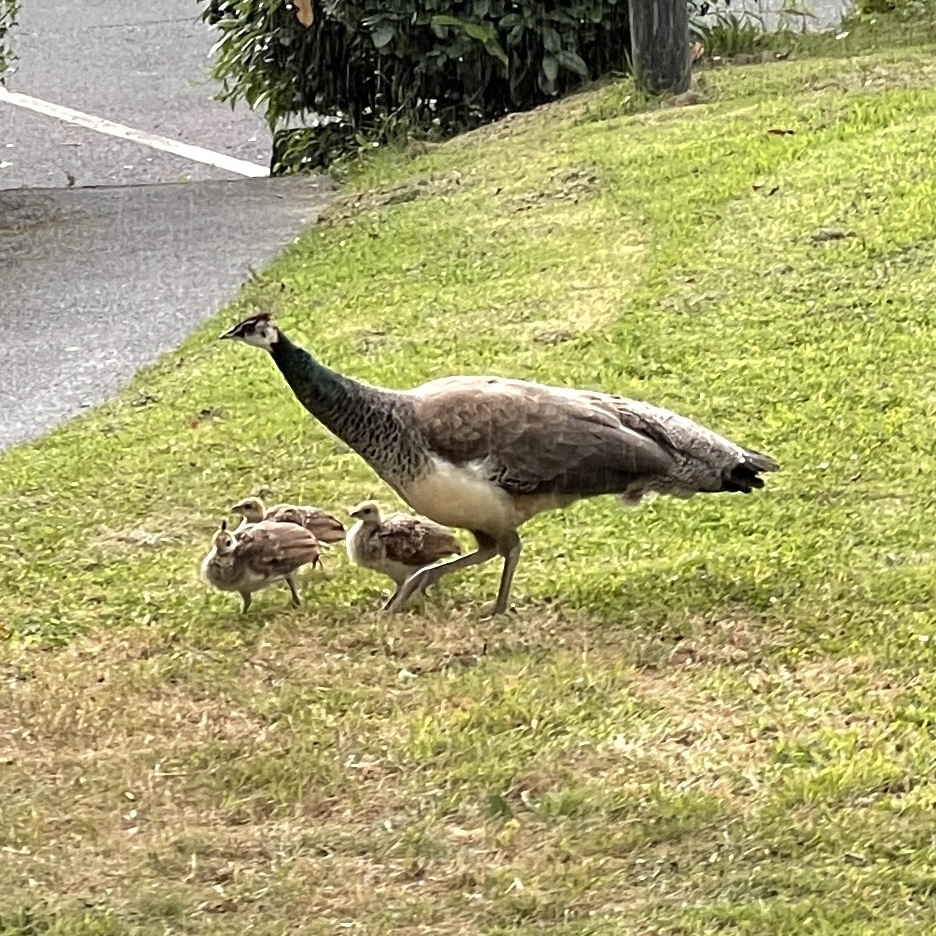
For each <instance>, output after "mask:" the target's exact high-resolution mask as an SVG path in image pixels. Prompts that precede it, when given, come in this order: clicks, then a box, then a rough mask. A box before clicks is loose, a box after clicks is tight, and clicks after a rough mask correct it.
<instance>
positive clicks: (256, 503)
mask: <svg viewBox="0 0 936 936" xmlns="http://www.w3.org/2000/svg"><path fill="white" fill-rule="evenodd" d="M231 513H238V514H240V515H241V516H242V517H243V518H244V519H243V521H242V522H241V526H242V527H243V526H244V525H246V524H248V523H259V522H260V521H261V520H275V521H276V522H277V523H296V524H298V525H299V526H301V527H304V528H305V529H307V530H308V531H309V532H310V533H311V534H313V536H315V538H316V539H317V540H318V541H319V542H320V543H340V542H341V541H342V540H343V539H344V538H345V528H344V524H343V523H342V522H341V521H340V520H339V519H338V518H337V517H333V516H332V515H331V514H330V513H328V512H326V511H324V510H322V509H321V508H320V507H307V506H300V505H297V504H276V505H274V506H273V507H266V506H264V503H263V501H262V500H261V499H260V498H259V497H245V498H244V500H242V501H240V502H239V503H237V504H235V505H234V506H233V507H232V508H231Z"/></svg>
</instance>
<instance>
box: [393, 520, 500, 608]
mask: <svg viewBox="0 0 936 936" xmlns="http://www.w3.org/2000/svg"><path fill="white" fill-rule="evenodd" d="M471 533H472V535H473V536H474V538H475V539H476V540H477V541H478V548H477V549H476V550H475V551H474V552H473V553H468V555H467V556H459V557H458V558H457V559H449V561H448V562H442V563H439V565H433V566H424V567H423V568H422V569H419V570H418V571H417V572H414V573H413V574H412V575H411V576H410V577H409V578H408V579H407V580H406V581H405V582H404V583H403V584H402V585H401V586H400V587H399V588H398V589H397V591H396V593H395V594H394V595H393V597H392V598H391V599H390V600H389V601H388V602H387V604H386V605H385V606H384V610H385V611H399V610H400V608H402V607H403V605H404V604H405V603H406V601H407V600H408V599H409V598H410V597H411V596H412V595H413V594H415V593H416V591H417V590H420V591H421V590H424V589H426V588H428V587H429V586H430V585H432V583H433V582H437V581H438V580H439V579H440V578H442V576H443V575H448V574H449V572H458V571H460V570H461V569H469V568H471V566H476V565H481V564H482V563H483V562H488V561H489V560H491V559H493V558H494V557H495V556H496V555H497V541H496V540H495V539H494V538H493V537H492V536H488V534H487V533H482V532H481V531H480V530H472V531H471Z"/></svg>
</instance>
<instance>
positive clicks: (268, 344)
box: [221, 312, 280, 351]
mask: <svg viewBox="0 0 936 936" xmlns="http://www.w3.org/2000/svg"><path fill="white" fill-rule="evenodd" d="M272 318H273V316H272V315H271V314H270V313H269V312H257V313H256V315H251V316H250V317H249V318H245V319H243V320H242V321H240V322H238V323H237V324H236V325H235V326H234V327H233V328H229V329H228V330H227V331H226V332H224V334H222V335H221V337H222V338H236V339H237V340H238V341H244V342H246V343H247V344H250V345H255V346H256V347H258V348H265V349H266V350H267V351H272V350H273V345H275V344H276V343H277V342H278V341H279V340H280V330H279V329H278V328H277V327H276V326H275V325H274V324H273V322H272V321H271V319H272Z"/></svg>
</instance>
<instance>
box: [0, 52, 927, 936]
mask: <svg viewBox="0 0 936 936" xmlns="http://www.w3.org/2000/svg"><path fill="white" fill-rule="evenodd" d="M933 63H934V59H933V57H932V48H931V47H902V48H899V49H888V48H883V49H877V50H872V51H868V52H865V53H863V54H861V55H856V56H851V57H849V56H838V57H820V58H814V59H809V60H790V61H786V62H778V63H774V64H765V65H755V66H750V67H739V68H732V69H719V70H713V71H711V72H707V73H705V74H704V75H701V76H700V82H701V87H700V89H699V94H700V96H701V98H702V100H703V103H702V104H701V105H699V106H687V107H668V108H662V109H656V110H653V111H649V112H641V113H633V111H634V110H635V104H634V96H633V94H632V93H631V92H630V91H629V90H628V86H627V85H626V84H618V85H611V86H608V87H606V88H603V89H599V90H597V91H595V92H592V93H590V94H587V95H583V96H580V97H577V98H574V99H571V100H569V101H566V102H564V103H561V104H558V105H555V106H554V107H551V108H545V109H543V110H541V111H539V112H536V113H534V114H529V115H525V116H520V117H515V118H513V119H510V120H507V121H504V122H503V123H501V124H498V125H497V126H494V127H491V128H488V129H486V130H484V131H480V132H476V133H473V134H471V135H468V136H466V137H463V138H461V139H459V140H456V141H453V142H452V143H449V144H446V145H444V146H440V147H435V148H432V149H431V150H430V151H428V152H423V153H422V154H421V155H418V156H416V157H415V158H413V157H412V156H406V155H400V154H397V155H385V156H383V157H379V158H375V159H373V160H370V161H367V162H365V163H364V164H362V166H361V167H360V168H359V169H357V170H356V172H355V174H354V176H353V178H352V179H351V180H350V181H349V183H348V187H347V188H346V191H345V193H344V194H343V195H342V197H341V199H340V200H339V201H338V202H337V203H336V204H335V206H334V207H333V208H332V210H331V212H330V214H331V218H330V220H329V221H328V222H327V223H325V224H324V225H322V226H320V227H317V228H314V229H312V230H310V231H309V232H308V233H307V234H306V235H305V236H304V237H303V238H302V239H301V240H300V241H299V242H298V243H297V244H296V245H295V246H294V247H292V248H291V249H290V250H289V251H287V253H286V254H285V255H284V256H283V257H282V258H281V259H279V260H277V261H276V262H275V263H274V264H272V265H271V266H270V267H269V268H268V269H267V270H265V271H264V273H263V275H262V277H261V278H258V279H257V280H255V281H253V282H251V283H250V284H248V285H247V286H246V287H245V289H244V291H243V293H242V294H241V295H240V296H239V297H238V298H237V300H236V301H235V302H234V304H233V305H232V306H231V307H230V308H228V309H227V310H225V312H224V314H223V315H222V316H220V317H219V319H218V320H217V321H216V322H214V323H212V325H211V326H210V327H207V328H205V329H203V330H201V331H200V332H199V333H197V334H196V335H195V336H193V337H192V338H191V339H190V340H189V341H187V342H186V343H185V345H184V346H183V347H181V348H180V349H179V350H178V351H177V352H176V353H173V354H170V355H168V356H167V357H165V358H164V359H163V360H162V361H161V362H160V363H159V364H158V365H156V366H155V367H152V368H150V369H148V370H146V371H145V372H144V373H142V374H141V375H140V376H139V377H138V378H137V379H136V380H135V382H134V383H133V385H132V386H131V387H130V388H128V390H127V391H126V392H125V393H123V394H122V395H121V396H120V397H119V398H118V399H117V400H115V401H114V402H113V403H110V404H108V405H106V406H104V407H101V408H100V409H98V410H96V411H94V412H91V413H89V414H87V415H85V416H83V417H82V418H80V419H77V420H75V421H73V422H71V423H70V424H68V425H67V426H65V427H63V428H61V429H59V430H57V431H55V432H53V433H51V434H50V435H49V436H48V437H46V438H44V439H42V440H40V441H39V442H37V443H35V444H32V445H27V446H23V447H20V448H18V449H16V450H14V451H12V452H10V453H8V454H7V455H5V456H4V457H3V459H2V460H0V471H2V476H0V516H2V517H3V533H4V535H3V536H2V537H0V550H2V562H0V595H2V598H0V613H2V618H0V620H2V623H3V626H4V628H5V630H6V632H7V635H8V638H9V639H8V640H7V641H6V643H5V644H4V647H3V655H2V680H0V722H2V727H0V771H2V772H0V793H2V795H0V819H2V821H0V839H2V841H0V893H2V897H0V934H3V936H6V934H11V936H12V934H17V936H25V934H38V933H42V934H55V936H85V934H94V936H118V934H119V936H124V934H135V936H150V934H153V936H156V934H163V933H195V932H198V933H205V934H228V933H230V934H235V933H236V934H240V933H256V934H264V936H273V934H281V933H282V934H285V933H308V934H331V933H336V932H344V931H351V932H361V933H367V934H369V936H371V934H374V936H380V934H390V933H394V934H397V933H401V934H416V933H427V932H432V933H439V934H456V933H457V934H486V936H495V934H497V936H507V934H511V936H514V934H516V936H519V934H533V933H541V932H550V933H555V934H561V936H573V934H574V936H585V934H588V936H604V934H641V936H643V934H668V936H696V934H698V936H701V934H709V933H731V934H758V936H764V934H793V933H797V934H798V933H815V934H836V936H843V934H848V936H871V934H884V933H887V934H889V936H890V934H917V933H919V934H923V933H931V932H933V930H934V927H936V873H934V871H933V867H934V859H936V838H934V835H933V831H932V820H931V816H932V810H933V806H934V804H936V785H934V783H933V777H934V769H936V747H934V744H933V735H934V731H936V707H934V704H933V701H932V700H933V693H934V689H936V677H934V675H933V671H934V659H933V653H934V647H936V640H934V639H932V638H933V633H934V631H933V623H932V611H931V609H932V607H933V603H934V599H936V574H934V571H936V570H934V561H936V560H934V557H936V525H934V523H933V515H934V495H933V492H932V482H931V479H932V477H933V476H934V472H936V455H934V450H933V445H932V431H931V427H932V425H933V420H934V416H936V387H934V379H936V378H934V376H933V375H934V366H933V365H934V361H933V352H932V350H931V349H932V347H933V346H934V337H936V336H934V332H936V316H934V312H933V306H934V298H936V267H934V265H933V251H934V247H936V151H934V149H933V146H932V139H933V133H934V130H936V116H934V114H936V87H934V78H936V66H934V64H933ZM772 130H793V131H795V133H792V134H777V133H772V132H770V131H772ZM260 303H263V304H266V305H270V306H272V307H274V308H275V309H276V311H277V312H278V314H279V319H280V321H281V323H282V324H283V325H284V327H286V329H287V330H288V331H289V332H290V333H291V334H292V335H293V336H294V337H295V338H296V339H298V340H301V341H302V342H303V343H305V344H307V345H308V346H310V347H312V348H314V349H315V351H316V352H317V353H318V354H319V356H320V357H321V358H322V359H323V360H324V361H326V362H327V363H329V364H330V365H332V366H334V367H337V368H339V369H342V370H346V371H347V372H349V373H353V374H355V375H357V376H358V377H361V378H363V379H366V380H369V381H373V382H379V383H386V384H389V385H395V386H408V385H412V384H415V383H417V382H420V381H423V380H426V379H429V378H432V377H435V376H439V375H442V374H445V373H450V372H457V371H461V372H494V373H502V374H510V375H514V376H518V377H526V378H533V379H538V380H547V381H552V382H555V383H560V384H567V385H579V386H592V387H600V388H603V389H605V390H608V391H613V392H618V393H623V394H628V395H633V396H636V397H639V398H644V399H648V400H651V401H653V402H655V403H658V404H661V405H664V406H669V407H672V408H674V409H677V410H679V411H681V412H684V413H686V414H687V415H690V416H692V417H694V418H696V419H699V420H700V421H702V422H704V423H706V424H708V425H711V426H712V427H713V428H715V429H717V430H719V431H721V432H724V433H726V434H727V435H729V436H730V437H732V438H734V439H736V440H737V441H739V442H742V443H743V444H746V445H750V446H752V447H755V448H760V449H763V450H764V451H767V452H769V453H770V454H772V455H774V456H775V457H777V458H778V459H779V460H780V461H781V463H782V465H783V471H782V472H781V473H780V474H779V475H776V476H772V477H770V478H769V483H768V486H767V488H766V489H765V490H764V491H761V492H758V493H757V494H756V495H755V496H752V497H750V498H745V497H740V496H737V497H735V496H727V495H726V496H723V497H699V498H697V499H695V500H693V501H691V502H688V503H683V502H677V501H672V500H664V499H662V498H660V499H658V500H657V501H655V502H654V503H653V504H651V505H650V506H649V507H647V508H645V509H642V510H640V511H636V512H622V511H620V510H619V509H618V508H617V506H616V505H615V504H614V503H613V502H609V503H605V502H603V501H594V502H589V503H582V504H579V505H577V506H576V507H574V508H573V509H571V510H569V511H567V512H566V513H563V514H554V515H552V516H548V517H543V518H539V519H537V520H536V521H534V522H533V523H531V524H530V525H529V526H528V528H527V529H526V550H525V552H524V558H523V562H522V564H521V566H520V571H519V573H518V577H517V582H516V592H515V597H516V599H517V603H518V606H519V613H518V614H517V615H515V616H513V617H511V618H510V619H509V620H506V621H504V622H497V623H494V624H490V623H488V624H482V623H481V622H480V621H479V620H478V614H477V611H478V609H479V608H480V607H481V606H482V605H483V604H484V603H485V602H486V601H487V600H489V599H490V598H491V597H492V594H493V591H494V589H495V587H496V571H495V570H494V569H492V568H488V569H482V570H478V571H476V572H473V573H470V574H465V575H462V576H459V577H456V578H453V579H451V580H449V581H448V582H446V583H445V585H444V587H443V588H442V589H441V590H440V591H439V592H438V594H437V595H436V596H435V597H434V598H433V599H432V600H431V601H429V602H427V603H426V604H425V606H424V607H423V609H422V610H416V611H413V612H410V613H406V614H403V615H399V616H394V617H391V618H387V617H382V616H379V615H377V614H376V613H375V612H374V611H373V609H374V607H375V606H376V602H377V592H378V591H379V590H380V589H382V588H383V587H384V583H383V582H382V581H380V580H378V579H376V578H374V577H372V576H370V575H369V574H367V573H365V572H363V571H360V570H355V569H352V568H350V567H349V566H348V565H347V564H346V562H345V561H344V559H343V557H342V556H341V555H339V554H335V555H333V556H331V557H329V558H328V560H327V563H326V565H327V572H326V575H327V578H322V577H321V576H319V574H318V573H311V574H309V575H308V576H307V577H306V580H305V581H306V585H305V590H306V595H307V603H306V604H305V606H304V607H303V608H301V609H298V610H293V609H291V608H289V606H288V604H287V595H286V592H285V589H280V590H270V591H267V592H264V593H261V595H259V596H258V597H257V599H256V600H255V602H254V607H253V608H252V609H251V612H250V613H249V614H248V615H245V616H241V615H240V614H239V613H238V601H237V599H236V596H235V597H232V596H229V595H223V594H219V593H208V592H207V591H206V590H205V589H204V588H203V587H202V586H201V585H200V583H199V582H198V581H197V577H196V569H197V563H198V561H199V559H200V557H201V556H202V555H203V553H204V551H205V550H206V549H207V545H208V542H209V539H210V536H211V533H212V530H213V529H214V528H215V526H216V524H217V522H218V520H219V519H220V517H221V516H222V515H223V514H224V511H225V509H226V507H227V506H228V505H229V504H230V503H232V502H233V501H234V500H235V499H237V498H239V497H241V496H243V495H245V494H247V493H249V492H251V491H254V490H257V489H260V488H266V489H269V490H270V491H271V492H272V495H271V496H273V497H275V498H276V499H299V500H301V501H304V502H317V503H321V504H324V505H328V506H330V507H333V508H335V509H338V510H340V509H341V508H342V507H344V506H347V505H350V504H353V503H356V502H357V501H359V500H361V499H363V498H365V497H371V496H375V497H377V498H378V499H379V500H381V501H382V502H383V503H384V504H386V505H388V506H392V505H395V503H396V502H395V501H394V500H393V498H392V496H391V495H390V493H389V492H388V490H387V489H386V488H384V487H383V486H382V485H381V484H380V483H379V482H378V481H376V480H375V478H374V477H373V476H372V475H371V474H370V472H369V471H368V469H367V468H366V467H365V466H364V465H363V464H362V463H361V462H360V461H359V460H358V459H357V458H356V457H353V456H352V455H350V454H349V453H348V452H347V451H346V450H345V449H344V448H343V447H342V446H341V445H340V444H338V443H337V442H336V441H335V440H334V439H332V438H330V437H329V436H327V435H326V434H325V433H324V431H323V430H322V429H321V428H320V427H318V426H317V425H316V424H315V423H313V422H312V421H311V420H310V419H309V418H308V417H307V416H306V415H305V414H304V412H303V411H302V410H301V409H300V408H299V407H298V405H297V404H296V403H295V402H294V400H293V398H292V396H291V395H290V393H289V391H288V390H287V388H286V387H285V385H284V384H283V382H282V380H281V378H280V377H279V375H278V374H277V373H276V372H275V370H274V369H273V368H272V366H271V364H270V362H269V361H268V360H267V359H265V357H263V356H262V355H261V354H260V353H259V352H255V351H253V350H252V349H246V348H233V347H230V346H228V345H227V344H226V343H220V342H218V341H216V340H215V337H216V335H217V333H218V331H219V330H220V328H221V327H222V326H223V325H226V324H228V323H230V322H231V321H233V320H235V319H236V318H237V317H238V316H239V315H240V314H242V313H244V312H246V311H247V310H249V309H252V308H253V307H254V306H255V305H256V304H260Z"/></svg>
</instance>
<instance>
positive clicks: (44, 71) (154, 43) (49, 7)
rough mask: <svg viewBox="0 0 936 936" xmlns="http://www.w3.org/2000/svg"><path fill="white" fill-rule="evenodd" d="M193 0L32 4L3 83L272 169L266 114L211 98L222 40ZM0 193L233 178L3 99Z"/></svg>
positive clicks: (35, 0) (40, 0)
mask: <svg viewBox="0 0 936 936" xmlns="http://www.w3.org/2000/svg"><path fill="white" fill-rule="evenodd" d="M199 9H200V5H199V4H197V3H196V2H195V0H159V2H158V3H144V2H139V0H138V2H127V0H32V2H27V3H24V4H23V7H22V12H21V18H20V25H19V27H18V28H17V30H16V32H15V33H14V35H13V41H14V47H15V50H16V52H17V55H18V59H19V60H18V61H17V63H16V66H15V71H14V72H13V73H12V75H11V76H10V77H9V78H8V79H7V87H8V88H9V89H10V90H11V91H20V92H22V93H24V94H29V95H32V96H33V97H37V98H41V99H42V100H45V101H50V102H52V103H55V104H62V105H65V106H67V107H71V108H74V109H76V110H79V111H83V112H85V113H89V114H93V115H94V116H96V117H105V118H107V119H109V120H114V121H117V122H119V123H122V124H126V125H128V126H131V127H134V128H136V129H140V130H148V131H150V132H152V133H158V134H161V135H162V136H166V137H170V138H172V139H177V140H181V141H183V142H185V143H193V144H196V145H198V146H204V147H206V148H208V149H211V150H215V151H217V152H219V153H226V154H228V155H231V156H236V157H238V158H239V159H244V160H247V161H249V162H255V163H257V164H258V165H261V166H267V165H269V160H270V146H271V139H270V133H269V131H268V129H267V127H266V124H265V122H264V120H263V118H262V115H261V114H258V113H256V112H253V111H250V110H248V109H247V108H246V107H244V106H238V107H237V108H236V109H235V110H233V111H232V109H231V107H230V105H228V104H220V103H218V102H216V101H213V100H212V99H211V98H212V95H213V94H214V92H215V91H216V90H217V87H216V85H215V84H214V82H213V81H212V80H211V78H210V76H209V74H208V68H209V65H210V61H209V52H210V50H211V47H212V45H213V44H214V42H215V41H216V39H217V32H216V31H215V30H212V29H210V28H209V27H208V26H206V25H205V24H204V23H201V22H199V21H198V20H197V15H198V11H199ZM0 166H3V168H0V188H12V187H15V186H20V185H29V186H65V185H67V184H68V174H69V173H70V174H71V175H72V176H73V177H74V179H75V184H76V185H79V186H86V185H115V184H116V185H121V184H127V183H131V184H134V183H139V182H178V181H182V180H185V179H193V180H200V179H227V178H231V179H233V178H237V176H235V175H234V174H233V173H230V172H224V171H221V170H218V169H213V168H211V167H210V166H205V165H200V164H198V163H193V162H189V161H187V160H184V159H180V158H179V157H177V156H172V155H169V154H167V153H162V152H159V151H157V150H153V149H150V148H148V147H144V146H140V145H139V144H136V143H128V142H125V141H122V140H117V139H114V138H113V137H108V136H103V135H102V134H100V133H97V132H95V131H93V130H85V129H83V128H81V127H76V126H73V125H70V124H67V123H62V122H60V121H58V120H55V119H53V118H49V117H45V116H41V115H38V114H34V113H31V112H29V111H26V110H21V109H19V108H16V107H13V106H11V105H8V104H3V103H0Z"/></svg>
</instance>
